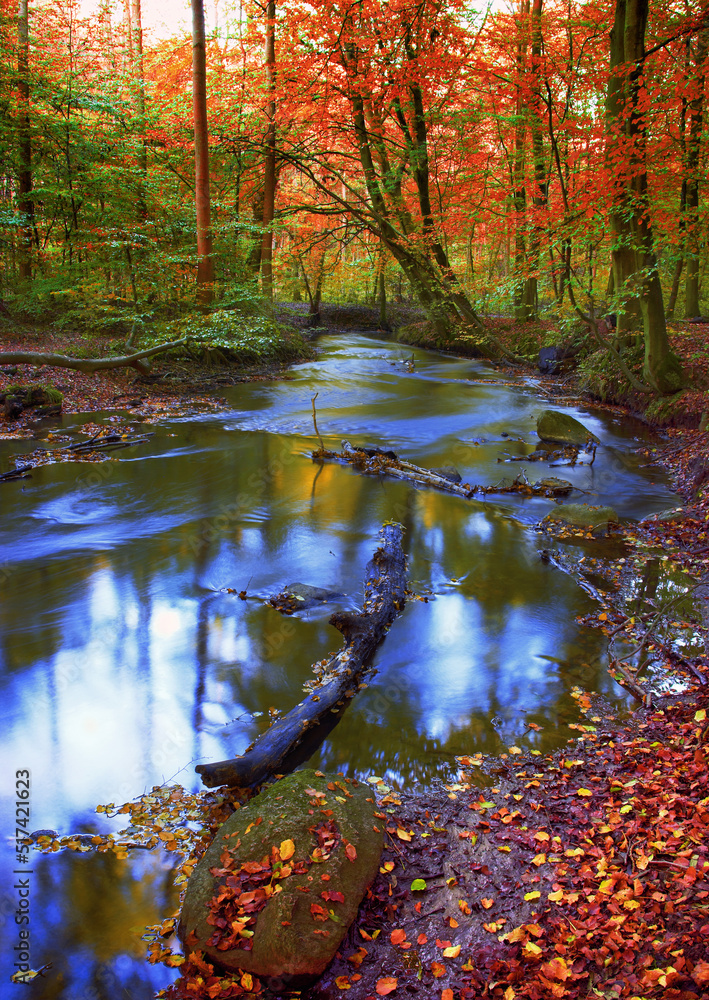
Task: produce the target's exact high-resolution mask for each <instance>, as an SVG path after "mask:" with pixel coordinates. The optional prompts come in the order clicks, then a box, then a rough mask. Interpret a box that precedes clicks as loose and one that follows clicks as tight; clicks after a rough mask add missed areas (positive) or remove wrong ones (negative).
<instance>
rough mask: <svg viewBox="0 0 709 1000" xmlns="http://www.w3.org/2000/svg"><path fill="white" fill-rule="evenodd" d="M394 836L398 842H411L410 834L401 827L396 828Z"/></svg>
mask: <svg viewBox="0 0 709 1000" xmlns="http://www.w3.org/2000/svg"><path fill="white" fill-rule="evenodd" d="M396 835H397V837H398V838H399V840H411V834H410V833H408V831H406V830H404V829H402V827H400V826H398V827H397V828H396Z"/></svg>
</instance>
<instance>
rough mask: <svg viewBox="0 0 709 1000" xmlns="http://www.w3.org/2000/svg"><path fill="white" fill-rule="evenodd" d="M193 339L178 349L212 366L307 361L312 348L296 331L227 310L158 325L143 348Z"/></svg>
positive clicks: (143, 339)
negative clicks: (305, 358) (185, 338)
mask: <svg viewBox="0 0 709 1000" xmlns="http://www.w3.org/2000/svg"><path fill="white" fill-rule="evenodd" d="M183 337H188V338H190V343H189V344H188V345H186V346H185V347H183V348H178V349H176V350H177V351H178V352H179V353H180V354H187V355H189V356H192V357H197V358H199V359H200V360H203V361H207V362H208V363H212V364H237V365H250V364H258V363H259V362H268V361H283V362H286V361H293V360H295V359H297V358H303V357H308V356H310V355H311V354H312V348H311V347H310V346H309V345H308V343H307V341H306V340H305V338H304V337H303V336H302V334H301V333H299V332H298V331H296V330H292V329H289V328H286V327H282V326H280V325H279V324H278V323H276V322H275V321H274V320H272V319H269V318H268V317H265V316H245V315H242V314H241V313H239V312H236V311H234V310H228V309H219V310H215V311H214V312H212V313H209V314H208V315H206V316H205V315H201V314H198V313H194V314H192V315H190V316H187V317H185V318H183V319H180V320H176V321H175V322H172V323H165V324H159V325H156V326H155V327H154V328H153V330H152V331H151V333H150V335H149V336H146V337H143V338H142V339H141V343H140V346H141V348H145V347H151V346H153V345H154V344H155V345H157V344H160V343H164V342H165V341H166V340H181V339H182V338H183Z"/></svg>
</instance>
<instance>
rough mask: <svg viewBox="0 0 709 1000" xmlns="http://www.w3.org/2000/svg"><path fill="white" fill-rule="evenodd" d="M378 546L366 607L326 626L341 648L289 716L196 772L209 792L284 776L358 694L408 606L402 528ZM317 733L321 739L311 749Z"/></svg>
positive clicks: (389, 529) (385, 532)
mask: <svg viewBox="0 0 709 1000" xmlns="http://www.w3.org/2000/svg"><path fill="white" fill-rule="evenodd" d="M379 534H380V537H381V545H380V546H379V548H378V549H377V550H376V551H375V553H374V555H373V556H372V559H371V561H370V562H369V563H367V568H366V571H365V572H366V577H365V583H364V608H363V610H362V611H361V612H359V613H354V612H348V611H337V612H335V614H334V615H332V617H331V618H330V624H331V625H334V626H335V628H336V629H337V630H338V631H339V632H341V633H342V635H343V636H344V637H345V645H344V647H343V648H342V649H341V650H340V651H339V652H338V653H335V654H333V656H331V657H330V658H329V659H328V660H325V661H323V662H321V663H317V664H315V667H314V670H315V673H316V677H317V680H316V682H315V684H314V686H313V689H312V691H311V693H310V694H309V695H308V697H307V698H305V699H303V701H301V702H300V704H298V705H296V706H295V708H293V709H291V711H290V712H288V714H287V715H284V716H283V717H282V718H280V719H277V720H276V722H274V723H273V725H272V726H271V728H270V729H268V730H266V732H265V733H264V734H263V735H262V736H260V737H259V738H258V739H257V740H256V742H255V743H254V744H253V746H252V747H251V748H250V749H249V750H247V751H246V753H244V754H242V755H241V756H240V757H234V758H233V759H232V760H222V761H219V762H218V763H215V764H199V765H198V766H197V767H196V768H195V770H196V771H197V773H198V774H199V775H201V778H202V781H203V782H204V784H205V785H207V786H208V787H209V788H213V787H215V786H216V785H231V786H232V787H241V788H246V787H250V786H252V785H257V784H260V783H261V782H262V781H264V780H265V779H266V778H267V777H269V776H270V775H272V774H286V773H288V771H290V770H293V768H295V767H297V766H298V764H300V763H302V762H303V760H307V757H308V756H310V754H312V753H313V752H314V751H315V749H316V748H317V745H318V743H319V742H322V739H324V737H325V735H327V732H329V730H330V729H331V728H332V724H333V720H334V721H335V722H336V721H337V718H338V717H339V715H340V713H341V712H342V710H343V708H344V706H345V705H346V704H347V703H348V702H349V700H350V699H351V698H352V697H353V696H354V695H355V694H356V693H357V691H358V690H359V686H360V683H361V681H362V677H363V675H364V673H365V671H366V669H367V667H368V666H369V664H370V661H371V658H372V655H373V653H374V651H375V650H376V648H377V647H378V646H379V644H380V643H381V642H382V641H383V639H384V638H385V636H386V634H387V631H388V630H389V626H390V625H391V624H392V622H393V621H394V619H395V618H396V617H397V615H399V614H400V613H401V611H402V610H403V608H404V604H405V603H406V596H405V593H406V558H405V556H404V552H403V550H402V547H401V539H402V534H403V528H402V527H401V525H399V524H385V525H384V526H383V527H382V528H381V530H380V532H379ZM316 729H318V730H319V731H318V735H319V736H320V739H319V740H318V741H317V742H316V744H315V745H312V736H313V735H314V731H315V730H316Z"/></svg>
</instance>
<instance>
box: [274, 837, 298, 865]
mask: <svg viewBox="0 0 709 1000" xmlns="http://www.w3.org/2000/svg"><path fill="white" fill-rule="evenodd" d="M278 853H279V854H280V856H281V861H287V860H288V858H292V857H293V855H294V854H295V844H294V843H293V841H292V840H283V841H281V846H280V847H279V848H278Z"/></svg>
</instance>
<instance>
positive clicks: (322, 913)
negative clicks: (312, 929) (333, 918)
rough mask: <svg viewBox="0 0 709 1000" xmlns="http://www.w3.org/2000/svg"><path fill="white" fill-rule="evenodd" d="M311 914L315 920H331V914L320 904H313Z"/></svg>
mask: <svg viewBox="0 0 709 1000" xmlns="http://www.w3.org/2000/svg"><path fill="white" fill-rule="evenodd" d="M310 912H311V914H312V916H313V920H328V919H329V918H330V914H329V913H328V912H327V910H326V909H325V907H324V906H321V905H320V904H319V903H311V904H310Z"/></svg>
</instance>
